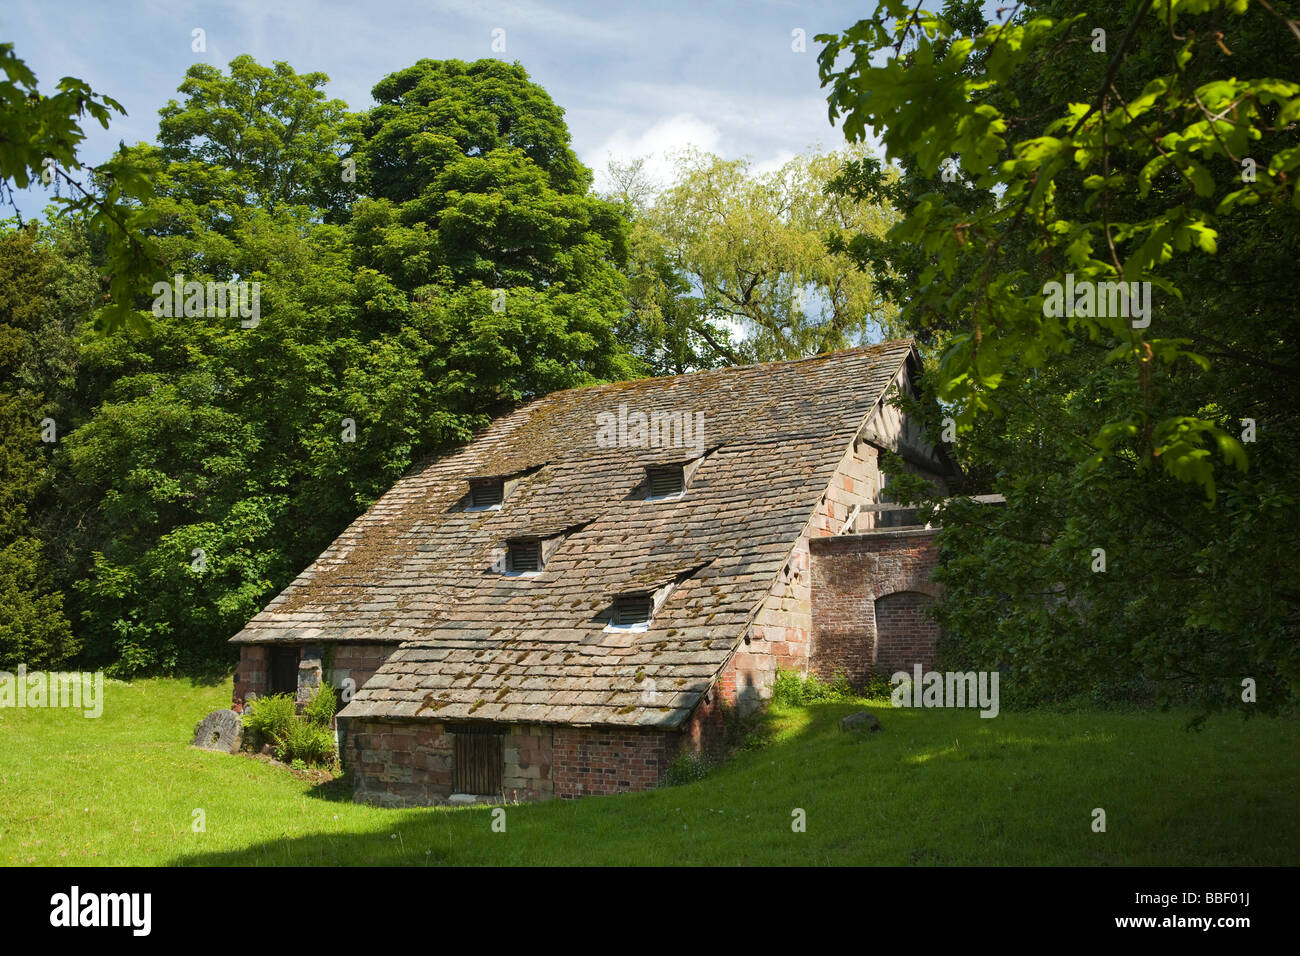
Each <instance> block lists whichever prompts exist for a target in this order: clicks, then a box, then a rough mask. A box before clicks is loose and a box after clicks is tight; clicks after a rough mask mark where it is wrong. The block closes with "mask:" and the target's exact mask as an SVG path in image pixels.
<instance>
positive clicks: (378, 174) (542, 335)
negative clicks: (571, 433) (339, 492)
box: [353, 60, 641, 413]
mask: <svg viewBox="0 0 1300 956" xmlns="http://www.w3.org/2000/svg"><path fill="white" fill-rule="evenodd" d="M373 95H374V98H375V100H376V103H377V104H378V105H376V106H375V107H374V108H372V109H371V110H370V111H369V112H368V113H367V114H366V115H364V116H363V117H362V118H361V120H360V122H359V130H360V138H359V139H358V141H357V143H356V147H355V156H356V158H357V168H358V183H359V185H360V187H361V188H362V189H363V191H364V192H365V193H366V195H367V198H366V199H364V200H362V201H361V202H360V203H358V206H357V208H356V210H355V215H354V219H353V225H354V230H355V244H356V246H357V250H358V251H357V262H358V265H360V266H362V267H363V268H365V269H366V270H368V273H367V274H368V275H373V277H374V282H375V284H376V292H375V295H373V296H372V298H371V300H370V301H372V302H376V303H378V302H382V303H383V307H382V308H376V309H374V310H372V314H373V315H374V316H375V319H376V321H377V322H386V323H390V325H389V326H388V327H389V328H396V327H398V326H400V325H401V324H402V323H403V322H405V321H406V320H407V318H408V317H411V318H413V319H415V318H418V322H420V323H426V322H432V323H434V326H436V328H437V329H438V330H439V331H438V332H437V333H436V334H437V335H438V336H440V337H441V341H442V342H444V343H446V346H447V349H446V352H445V353H444V355H445V361H446V363H447V364H446V365H444V366H443V371H442V373H441V374H443V375H445V376H446V377H447V379H448V380H449V381H455V382H457V383H459V386H458V391H459V393H460V395H461V396H462V399H463V402H464V404H461V405H459V406H458V407H459V408H461V409H462V410H464V411H469V410H470V409H473V410H475V411H479V412H482V411H488V412H492V413H496V412H500V411H503V410H505V409H506V408H508V407H511V406H512V405H513V404H514V403H516V402H518V401H520V400H522V399H524V398H528V397H531V396H534V395H538V394H542V393H543V392H545V391H549V390H552V389H555V388H565V387H572V386H576V385H584V384H590V383H593V382H597V381H603V380H611V379H620V378H627V377H629V376H631V375H633V374H635V373H636V372H638V371H640V370H641V366H640V364H639V363H638V362H637V361H636V360H635V359H634V357H633V356H631V355H630V354H629V352H628V350H627V349H626V348H624V347H623V346H622V344H621V343H620V342H619V340H618V337H617V333H618V331H619V327H620V326H619V323H620V320H621V318H622V315H623V312H624V304H625V302H624V294H623V289H624V280H623V277H622V275H621V273H620V272H619V266H620V264H621V263H622V262H623V261H624V259H625V258H626V226H625V223H624V220H623V217H622V215H621V213H620V210H619V208H618V207H617V206H615V205H614V204H612V203H609V202H605V201H603V200H600V199H598V198H596V197H594V196H591V195H589V192H588V190H589V188H590V185H591V172H590V171H589V170H588V169H586V168H585V167H584V166H582V164H581V163H580V162H579V161H578V159H577V157H576V155H575V154H574V153H573V150H572V149H571V148H570V147H569V132H568V129H567V128H566V127H565V125H564V120H563V111H562V110H560V109H559V108H558V107H557V106H556V105H555V104H554V103H553V102H552V101H551V99H550V97H549V96H548V95H547V94H546V92H545V90H543V89H541V87H538V86H536V85H535V84H533V83H532V82H530V81H529V79H528V74H527V73H526V72H525V71H524V69H523V68H522V67H521V66H519V65H518V64H513V65H511V64H505V63H502V62H500V61H497V60H480V61H477V62H475V63H468V64H467V63H463V62H461V61H458V60H449V61H442V62H438V61H433V60H421V61H420V62H418V63H416V64H415V65H414V66H412V67H409V68H408V69H405V70H401V71H399V72H397V73H395V74H393V75H391V76H389V77H386V78H385V79H383V80H381V81H380V82H379V83H378V84H376V86H375V88H374V91H373ZM380 288H382V289H383V292H382V294H380V293H379V291H378V290H379V289H380Z"/></svg>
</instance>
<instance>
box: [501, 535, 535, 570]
mask: <svg viewBox="0 0 1300 956" xmlns="http://www.w3.org/2000/svg"><path fill="white" fill-rule="evenodd" d="M506 570H507V571H513V572H516V573H518V572H521V571H540V570H542V543H541V542H540V541H509V542H507V543H506Z"/></svg>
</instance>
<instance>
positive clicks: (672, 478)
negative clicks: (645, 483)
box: [646, 465, 685, 498]
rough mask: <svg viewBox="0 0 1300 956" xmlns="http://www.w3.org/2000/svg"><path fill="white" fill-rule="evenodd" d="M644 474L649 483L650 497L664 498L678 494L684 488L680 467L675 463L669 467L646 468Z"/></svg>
mask: <svg viewBox="0 0 1300 956" xmlns="http://www.w3.org/2000/svg"><path fill="white" fill-rule="evenodd" d="M646 476H647V478H648V480H649V484H650V497H651V498H665V497H667V496H668V495H676V494H680V493H681V492H682V491H683V490H684V485H685V482H684V478H683V474H682V468H681V466H680V465H676V466H673V467H669V468H647V469H646Z"/></svg>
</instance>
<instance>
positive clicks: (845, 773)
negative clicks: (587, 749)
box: [170, 701, 1127, 866]
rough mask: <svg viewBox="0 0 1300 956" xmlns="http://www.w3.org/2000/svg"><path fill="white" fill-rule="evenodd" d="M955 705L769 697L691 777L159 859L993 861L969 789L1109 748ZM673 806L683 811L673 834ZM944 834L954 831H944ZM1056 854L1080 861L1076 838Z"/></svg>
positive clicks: (996, 790)
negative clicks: (496, 824) (748, 732)
mask: <svg viewBox="0 0 1300 956" xmlns="http://www.w3.org/2000/svg"><path fill="white" fill-rule="evenodd" d="M862 709H869V710H871V711H872V712H873V713H877V714H878V715H879V716H880V718H881V721H882V724H883V725H884V728H885V729H884V730H882V731H880V732H878V733H863V732H851V731H840V730H839V728H838V721H839V720H840V718H842V717H843V716H844V715H846V714H848V713H851V712H853V711H856V710H862ZM971 716H973V715H971V714H967V715H960V714H957V715H954V714H953V713H952V712H951V711H950V712H947V713H942V712H936V711H932V710H931V711H919V710H918V711H911V710H892V709H891V708H890V707H889V704H888V702H887V701H885V702H881V701H870V702H851V703H821V704H810V705H806V706H804V707H801V708H780V709H774V710H772V711H765V712H764V714H763V716H762V717H761V718H760V719H759V720H758V721H757V722H756V723H755V724H754V735H752V737H751V739H765V740H766V741H767V742H766V743H765V744H763V745H761V746H757V747H753V748H750V749H746V750H743V751H741V752H739V753H737V754H735V755H733V757H732V758H731V760H729V761H728V762H727V763H724V764H722V765H721V766H719V767H717V768H716V769H715V770H713V772H712V773H710V774H709V775H708V776H707V777H706V778H705V779H703V780H700V781H697V782H693V783H690V784H684V785H682V786H678V787H668V788H660V789H658V790H654V791H649V792H646V793H638V794H623V795H615V796H603V797H588V798H585V799H583V800H579V801H553V802H549V803H543V804H523V805H513V806H508V807H507V814H508V821H509V831H508V832H509V833H510V834H511V835H512V837H513V839H511V840H509V841H507V840H505V839H502V838H501V836H500V835H499V834H495V833H494V832H493V831H492V828H491V822H492V815H491V811H492V810H493V808H492V807H481V806H480V807H472V808H445V807H437V808H432V807H431V808H405V809H379V808H373V809H368V810H367V811H366V814H373V816H365V817H362V818H358V817H357V816H356V815H355V814H348V817H349V819H347V820H346V821H344V822H339V823H337V824H335V825H336V826H337V830H335V831H334V832H312V833H303V834H300V835H292V836H290V835H286V836H284V837H282V838H277V839H263V840H260V841H259V842H255V843H251V844H250V845H248V846H246V847H240V848H238V849H233V850H225V851H216V852H204V853H190V854H184V855H181V856H178V857H176V858H174V859H172V860H171V861H170V864H171V865H191V866H193V865H197V866H248V865H295V866H297V865H307V866H310V865H331V866H346V865H360V866H367V865H385V866H386V865H404V866H423V865H435V866H454V865H492V864H497V865H516V866H517V865H565V864H582V863H593V862H594V863H598V864H599V863H613V864H617V863H622V864H625V865H635V864H637V863H638V862H643V861H644V860H645V859H646V852H647V846H652V847H653V852H655V853H657V854H659V857H660V858H663V857H664V856H665V855H666V856H667V858H668V860H669V862H671V863H680V864H688V865H689V864H704V865H709V864H714V863H720V862H721V863H725V862H727V860H728V859H734V858H736V857H744V859H745V862H753V863H783V864H793V865H799V864H801V863H805V862H806V863H808V864H821V863H824V862H826V861H827V856H826V853H827V850H828V849H830V850H832V851H836V852H839V854H840V855H839V856H837V857H836V858H835V862H838V863H852V862H868V863H870V862H885V861H889V862H898V863H911V864H913V865H917V864H920V865H927V864H929V865H933V864H941V863H952V862H975V861H979V860H983V861H984V862H998V860H997V858H996V856H997V850H996V848H989V847H986V846H982V845H978V844H977V842H972V841H973V840H974V838H973V837H972V836H971V835H970V832H969V831H973V830H974V827H973V826H967V824H973V822H974V819H975V817H976V816H978V815H980V814H987V813H988V812H989V808H988V806H984V807H982V808H978V809H976V808H975V801H976V799H977V798H981V797H982V798H984V799H986V800H998V799H1000V800H1002V801H1004V802H1005V804H1006V805H1007V806H1011V805H1013V804H1014V803H1015V802H1016V801H1019V800H1023V799H1024V798H1025V797H1030V798H1031V799H1032V794H1033V791H1032V783H1031V780H1032V778H1036V777H1037V778H1041V776H1043V775H1046V776H1047V777H1049V778H1050V777H1060V775H1061V774H1062V773H1065V774H1069V773H1070V772H1071V771H1070V768H1078V767H1081V766H1083V765H1085V764H1087V763H1089V762H1090V761H1093V762H1095V761H1096V759H1097V752H1098V750H1099V749H1101V750H1109V749H1113V748H1112V747H1111V742H1110V741H1108V740H1107V738H1106V736H1105V735H1104V734H1097V735H1096V736H1090V735H1089V734H1088V733H1085V732H1084V727H1083V725H1082V724H1078V725H1073V726H1071V727H1070V728H1059V729H1058V731H1057V732H1055V733H1053V732H1042V731H1043V728H1042V727H1038V726H1035V727H1020V728H1013V727H1011V726H1003V727H994V726H990V725H992V724H996V723H998V722H997V721H985V720H980V719H978V718H977V719H976V720H975V721H974V723H972V722H971V720H970V717H971ZM1036 731H1039V732H1036ZM1126 749H1127V748H1126ZM1012 766H1014V767H1016V769H1018V770H1019V771H1020V772H1021V774H1022V776H1021V777H1020V779H1019V780H1018V781H1017V782H1016V791H1017V792H1016V794H1015V795H1014V796H1012V795H1010V794H1008V793H1007V791H1008V789H1009V787H1008V786H1007V784H1008V782H1009V781H1011V780H1012V776H1011V775H1010V771H1009V768H1010V767H1012ZM1027 770H1028V771H1032V772H1030V773H1026V772H1025V771H1027ZM1026 777H1029V778H1031V780H1027V779H1026ZM1026 785H1028V786H1026ZM309 795H310V796H312V797H314V798H316V799H318V800H322V801H326V802H329V803H348V802H350V800H351V780H350V778H349V777H348V776H347V775H344V776H342V777H339V778H335V779H334V780H331V781H328V782H326V783H322V784H318V785H317V786H315V787H313V788H312V789H311V790H310V791H309ZM1039 799H1040V800H1041V799H1044V798H1039ZM1090 805H1091V804H1090ZM792 806H796V807H808V808H809V813H810V814H812V813H816V814H818V817H817V818H818V820H819V829H820V830H821V831H822V832H821V834H819V835H818V836H816V837H815V838H813V839H809V840H806V841H803V842H801V843H791V842H790V841H789V839H788V837H789V834H790V812H791V811H790V807H792ZM882 806H884V807H885V808H886V810H885V812H886V813H887V815H888V817H889V818H890V819H891V826H890V828H889V830H888V831H887V837H886V835H885V834H886V831H884V830H882V829H881V828H880V827H879V825H878V824H876V823H874V822H873V823H870V824H868V823H867V822H866V820H867V816H868V815H870V814H875V815H876V816H878V815H879V814H880V812H881V808H882ZM719 807H721V808H724V809H729V810H730V811H731V812H732V815H731V816H730V817H727V816H725V815H724V810H720V809H718V808H719ZM742 808H743V809H742ZM845 808H850V809H847V810H846V809H845ZM1053 809H1054V811H1055V815H1056V816H1057V817H1059V816H1061V815H1062V814H1068V815H1072V814H1073V813H1074V811H1075V808H1074V807H1073V805H1072V803H1070V804H1069V805H1067V806H1064V807H1056V808H1053ZM746 812H747V813H748V816H744V819H749V817H753V818H754V819H753V820H752V821H751V824H752V829H751V828H750V826H749V825H745V824H743V823H742V817H741V814H744V813H746ZM945 819H946V820H947V821H948V822H947V824H946V826H945V827H944V828H943V829H942V830H940V831H936V830H935V821H936V820H945ZM335 820H338V818H337V817H336V818H335ZM823 820H830V821H832V822H831V823H830V824H826V823H821V822H820V821H823ZM683 821H689V827H690V829H689V831H688V833H687V834H684V833H683V832H682V831H683V829H684V828H685V825H684V823H683ZM760 821H761V822H760ZM331 822H333V821H331ZM328 825H329V824H326V826H328ZM359 825H364V829H358V826H359ZM828 827H831V828H833V829H828ZM963 827H965V831H967V832H966V835H965V836H964V837H963V835H962V834H963ZM1084 829H1086V827H1085V828H1084ZM1081 832H1082V831H1081ZM688 837H689V839H688ZM900 840H901V841H902V843H903V844H904V845H906V846H908V847H910V851H909V855H908V856H906V857H904V858H901V859H897V860H895V859H894V858H893V857H891V856H890V853H891V849H890V846H887V845H886V843H888V844H897V842H898V841H900ZM953 840H961V841H964V842H963V843H962V844H961V845H960V846H956V845H954V844H953V842H952V841H953ZM1066 858H1067V859H1070V860H1072V861H1073V862H1089V860H1088V859H1087V858H1086V857H1084V858H1080V855H1079V854H1078V853H1077V852H1074V853H1073V855H1066ZM1043 862H1059V861H1058V860H1053V859H1050V858H1049V859H1045V860H1043ZM1096 862H1100V861H1096Z"/></svg>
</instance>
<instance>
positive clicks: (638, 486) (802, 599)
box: [232, 341, 953, 805]
mask: <svg viewBox="0 0 1300 956" xmlns="http://www.w3.org/2000/svg"><path fill="white" fill-rule="evenodd" d="M918 363H919V360H918V357H917V354H916V351H915V348H914V347H913V345H912V343H911V342H910V341H897V342H887V343H885V344H882V345H877V346H870V347H864V348H858V349H850V350H847V351H842V352H836V353H832V354H827V355H820V356H816V357H814V358H808V359H801V360H797V361H790V362H778V363H774V364H768V365H756V366H749V367H745V368H730V369H720V370H713V371H705V372H697V373H692V374H688V375H679V376H673V377H667V378H656V379H644V380H640V381H632V382H620V383H616V384H612V385H603V386H595V387H590V388H582V389H572V390H569V391H564V392H558V393H555V394H552V395H548V396H546V397H544V398H541V399H538V400H536V401H534V402H532V403H531V404H529V405H527V406H525V407H523V408H521V409H519V410H518V411H516V412H514V413H513V414H510V415H508V416H506V417H504V418H502V419H499V420H498V421H496V422H494V423H493V424H492V425H491V426H490V427H489V428H488V429H487V430H486V431H484V432H483V433H482V434H481V435H480V436H479V437H478V438H477V439H476V440H475V441H473V442H472V443H470V444H469V445H467V446H465V447H463V448H461V449H459V450H456V451H454V452H451V453H449V454H447V455H445V456H442V457H440V458H438V459H436V460H434V461H433V462H431V463H429V464H427V465H425V466H422V467H419V468H417V469H415V470H413V471H412V472H411V473H410V474H408V475H407V476H406V477H404V478H402V479H401V480H400V481H399V482H398V483H397V484H396V485H395V486H394V487H393V488H392V489H391V490H390V491H389V492H388V493H387V494H385V495H384V496H383V497H382V498H380V500H379V501H377V502H376V503H375V504H374V506H373V507H371V508H370V509H369V510H368V511H367V512H366V513H365V514H364V515H362V516H361V517H360V518H358V519H357V520H356V521H355V522H354V523H353V524H352V525H351V526H350V527H349V528H348V529H347V530H346V531H345V532H344V533H343V534H342V535H340V536H339V538H338V539H337V540H336V541H335V542H334V543H333V544H332V545H330V547H329V548H328V549H327V550H326V551H325V552H324V553H323V554H322V555H321V556H320V557H319V558H318V559H317V560H316V561H315V563H313V564H312V565H311V567H309V568H308V569H307V570H306V571H304V572H303V573H302V574H301V575H300V576H299V577H298V578H297V579H296V580H295V581H294V582H293V583H292V584H290V585H289V586H288V587H287V588H286V589H285V590H284V591H283V592H282V593H281V594H280V595H278V596H277V597H276V598H275V599H274V600H273V601H272V602H271V603H270V604H269V605H268V606H267V608H266V609H265V610H264V611H262V612H261V613H260V614H258V615H257V616H256V617H254V618H253V619H252V620H251V621H250V622H249V624H248V626H247V627H245V628H244V630H242V631H241V632H240V633H239V634H238V635H236V636H235V637H234V638H233V639H232V641H233V642H234V643H235V644H237V645H238V646H239V648H240V661H239V666H238V669H237V672H236V675H235V687H234V699H235V709H237V710H238V709H241V707H242V705H243V704H244V703H245V702H246V701H247V700H248V699H250V698H251V697H253V696H254V695H258V694H265V693H271V692H279V691H289V692H296V693H297V694H298V695H299V698H300V699H305V698H306V697H307V696H309V695H310V694H311V693H312V692H313V691H314V688H315V687H316V686H318V685H319V682H320V681H321V680H323V679H326V678H328V679H329V680H331V681H332V683H333V684H334V685H335V686H338V687H342V688H343V689H344V697H345V699H348V702H347V704H346V706H344V708H343V709H342V711H341V712H340V714H339V725H340V731H341V736H342V739H343V740H344V749H343V755H344V760H345V763H346V764H347V765H348V766H349V767H350V769H351V770H352V772H353V776H354V779H355V786H356V797H357V799H358V800H363V801H367V802H375V803H382V804H388V805H405V804H437V803H447V802H459V801H469V800H476V799H494V800H503V799H504V800H542V799H551V798H573V797H578V796H583V795H587V794H601V793H612V792H618V791H626V790H638V789H644V788H647V787H653V786H655V785H656V784H657V783H659V782H660V781H661V779H662V776H663V773H664V771H665V769H666V767H667V765H668V763H669V761H671V760H672V758H673V757H674V755H675V754H676V753H677V752H678V751H679V749H681V748H683V747H685V748H690V749H693V750H714V749H716V748H718V747H719V745H720V740H721V735H722V733H723V718H722V715H723V707H724V706H729V707H734V708H737V709H738V710H740V711H742V712H745V711H749V710H752V709H753V708H754V707H756V706H758V705H759V704H760V703H761V701H762V700H763V699H764V698H765V697H767V696H768V695H769V694H770V690H771V686H772V682H773V679H774V677H775V674H776V671H777V668H784V669H793V670H796V671H799V672H815V673H817V674H819V675H821V676H823V677H831V676H832V675H833V674H834V673H836V672H838V671H843V672H845V673H846V674H847V675H848V676H849V677H850V678H851V679H852V680H855V681H861V680H864V679H865V678H867V677H868V676H870V674H872V673H873V672H883V673H885V674H888V673H892V672H893V671H894V670H898V669H910V667H911V665H912V663H913V662H915V661H920V662H922V663H923V664H924V665H926V666H927V667H928V666H930V665H932V664H933V663H934V658H935V653H936V638H937V634H936V631H935V626H934V624H933V623H932V622H931V621H930V620H929V618H928V616H927V615H926V613H925V612H926V607H927V605H928V604H929V602H930V601H931V600H932V599H933V598H934V597H935V596H936V595H937V592H936V590H935V586H934V584H933V583H932V582H931V580H930V574H931V571H932V570H933V569H934V566H935V563H936V549H935V545H934V540H933V535H934V532H933V531H932V530H928V529H922V528H916V527H909V526H908V524H907V523H908V521H909V520H912V521H914V520H915V519H914V516H913V517H911V518H909V513H908V512H906V511H904V510H901V509H897V508H893V509H891V508H890V507H889V506H888V505H887V504H884V503H883V500H884V499H883V495H884V491H883V490H884V488H885V487H886V483H887V481H888V476H887V475H884V474H882V473H881V470H880V466H879V456H880V454H881V452H882V451H883V450H886V449H888V450H891V451H894V452H897V453H899V455H900V456H901V457H902V459H903V460H904V461H905V462H906V463H907V467H908V468H909V469H912V470H914V471H916V472H917V473H919V474H922V475H924V476H926V477H928V478H929V479H931V480H933V481H934V482H936V483H937V484H939V485H940V486H941V487H942V486H945V483H946V481H947V480H949V479H950V478H951V477H952V474H953V472H952V467H951V464H950V461H949V459H948V458H947V456H946V455H945V454H944V453H943V451H942V450H941V449H936V448H935V447H932V446H931V445H930V444H928V443H927V442H926V441H925V439H924V436H923V435H922V434H921V433H920V432H919V430H918V429H916V428H915V427H914V425H913V423H912V422H910V421H908V420H907V419H906V417H905V416H903V415H902V414H901V413H900V412H899V411H898V410H897V409H896V408H895V407H894V406H893V405H892V404H891V403H890V402H889V400H888V399H889V397H890V395H891V394H892V393H894V392H895V390H907V391H910V390H912V389H913V381H914V379H915V376H916V373H917V372H918V370H919V364H918ZM349 698H350V699H349Z"/></svg>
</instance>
